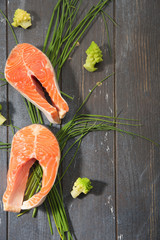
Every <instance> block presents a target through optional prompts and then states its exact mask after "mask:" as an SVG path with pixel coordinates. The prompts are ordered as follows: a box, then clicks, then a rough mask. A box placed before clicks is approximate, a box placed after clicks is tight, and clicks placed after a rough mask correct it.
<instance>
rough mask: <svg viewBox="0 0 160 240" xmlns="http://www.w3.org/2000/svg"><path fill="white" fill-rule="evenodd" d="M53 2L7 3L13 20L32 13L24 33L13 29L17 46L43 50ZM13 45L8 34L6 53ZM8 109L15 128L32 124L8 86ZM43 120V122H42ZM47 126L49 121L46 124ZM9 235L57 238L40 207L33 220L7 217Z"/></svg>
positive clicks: (31, 237)
mask: <svg viewBox="0 0 160 240" xmlns="http://www.w3.org/2000/svg"><path fill="white" fill-rule="evenodd" d="M55 3H56V1H49V0H47V1H45V4H44V1H42V0H41V1H39V0H36V1H18V0H14V1H10V2H9V3H8V13H9V19H10V20H11V21H12V18H13V15H14V12H15V10H16V9H17V8H21V9H24V10H26V11H28V12H29V13H31V16H32V27H31V28H28V29H27V30H24V29H22V28H15V29H14V30H15V33H16V35H17V38H18V41H19V43H23V42H27V43H31V44H33V45H35V46H36V47H38V48H40V49H42V46H43V42H44V38H45V35H46V31H47V28H48V24H49V21H50V17H51V14H52V11H53V8H54V5H55ZM14 46H15V41H14V39H13V37H12V34H11V32H10V31H9V52H10V50H11V49H12V48H13V47H14ZM9 109H10V116H11V119H12V122H13V124H14V125H16V126H18V127H20V128H21V127H24V126H26V125H29V124H31V121H30V118H29V116H28V113H27V110H26V107H25V104H24V102H23V100H22V97H21V95H20V94H19V93H18V92H17V91H16V90H14V89H13V88H12V87H11V86H10V87H9ZM44 119H45V117H44ZM45 121H46V119H45ZM46 124H47V125H48V121H46ZM12 136H13V134H12V132H11V131H10V141H11V139H12ZM8 228H9V229H8V231H9V236H8V240H13V239H16V240H19V239H22V236H23V239H35V240H37V239H38V240H42V239H48V240H49V239H53V238H54V239H59V235H58V233H57V230H56V227H55V225H54V223H53V232H54V233H53V236H51V234H50V230H49V224H48V220H47V215H46V211H45V209H44V206H41V207H40V208H39V210H38V215H37V217H36V218H35V219H33V218H32V212H30V213H29V214H26V215H24V216H22V217H20V218H17V217H16V214H14V213H10V214H9V223H8Z"/></svg>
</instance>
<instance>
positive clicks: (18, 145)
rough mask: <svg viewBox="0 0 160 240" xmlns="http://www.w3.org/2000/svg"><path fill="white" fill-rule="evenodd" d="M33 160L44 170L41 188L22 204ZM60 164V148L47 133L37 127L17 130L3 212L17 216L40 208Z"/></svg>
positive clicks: (13, 142) (43, 128) (54, 139)
mask: <svg viewBox="0 0 160 240" xmlns="http://www.w3.org/2000/svg"><path fill="white" fill-rule="evenodd" d="M36 160H38V161H39V164H40V165H41V167H42V169H43V178H42V188H41V190H40V191H39V192H38V193H36V194H35V195H33V196H32V197H31V198H30V199H28V200H26V201H24V202H23V198H24V193H25V188H26V183H27V179H28V175H29V170H30V168H31V166H32V165H33V164H34V162H35V161H36ZM59 160H60V148H59V144H58V141H57V139H56V137H55V136H54V134H53V133H52V132H51V131H50V130H48V129H47V128H46V127H44V126H42V125H40V124H32V125H30V126H27V127H24V128H22V129H21V130H19V131H18V132H17V133H16V134H15V135H14V137H13V141H12V147H11V154H10V163H9V170H8V174H7V188H6V191H5V193H4V195H3V206H4V210H5V211H11V212H20V211H21V209H31V208H33V207H36V206H39V205H40V204H41V203H42V202H43V201H44V200H45V198H46V196H47V194H48V193H49V191H50V190H51V188H52V186H53V184H54V182H55V179H56V175H57V171H58V166H59Z"/></svg>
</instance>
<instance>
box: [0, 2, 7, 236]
mask: <svg viewBox="0 0 160 240" xmlns="http://www.w3.org/2000/svg"><path fill="white" fill-rule="evenodd" d="M0 9H1V10H2V11H3V12H4V14H6V4H5V1H0ZM0 25H1V26H2V27H0V52H1V54H0V72H3V66H4V64H5V59H6V22H5V20H4V18H3V17H2V15H1V14H0ZM3 77H4V76H3V75H0V78H3ZM2 84H4V82H3V81H0V85H2ZM6 93H7V87H6V86H3V87H0V104H1V105H2V115H4V116H5V117H6V118H7V94H6ZM0 141H2V142H7V127H5V126H1V128H0ZM6 174H7V151H6V150H3V151H1V153H0V239H4V240H5V239H6V238H7V213H5V212H4V211H3V204H2V196H3V193H4V191H5V186H6Z"/></svg>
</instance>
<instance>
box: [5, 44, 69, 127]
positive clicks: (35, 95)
mask: <svg viewBox="0 0 160 240" xmlns="http://www.w3.org/2000/svg"><path fill="white" fill-rule="evenodd" d="M5 78H6V80H7V81H8V82H9V83H10V84H11V85H12V86H13V87H14V88H15V89H16V90H18V91H19V92H20V93H21V94H22V95H23V96H24V97H25V98H26V99H28V100H29V101H30V102H32V103H33V104H34V105H35V106H36V107H37V108H39V109H40V110H41V111H42V112H43V113H44V114H45V116H46V117H47V119H48V120H49V121H50V122H51V123H57V124H59V123H60V122H61V119H62V118H63V117H64V116H65V114H66V113H67V112H68V111H69V107H68V104H67V103H66V101H65V100H64V99H63V98H62V96H61V94H60V90H59V87H58V84H57V80H56V75H55V72H54V69H53V67H52V64H51V62H50V61H49V59H48V58H47V56H46V55H45V54H44V53H43V52H41V51H40V50H39V49H38V48H36V47H34V46H33V45H31V44H28V43H22V44H18V45H16V47H14V48H13V50H12V51H11V53H10V55H9V57H8V59H7V62H6V66H5ZM46 96H47V97H46Z"/></svg>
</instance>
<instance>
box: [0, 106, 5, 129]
mask: <svg viewBox="0 0 160 240" xmlns="http://www.w3.org/2000/svg"><path fill="white" fill-rule="evenodd" d="M1 110H2V105H1V104H0V111H1ZM5 121H6V118H5V117H3V116H2V114H1V113H0V126H1V125H2V124H3V123H4V122H5Z"/></svg>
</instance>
